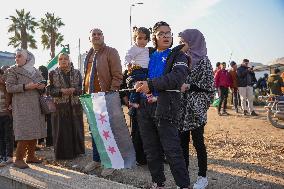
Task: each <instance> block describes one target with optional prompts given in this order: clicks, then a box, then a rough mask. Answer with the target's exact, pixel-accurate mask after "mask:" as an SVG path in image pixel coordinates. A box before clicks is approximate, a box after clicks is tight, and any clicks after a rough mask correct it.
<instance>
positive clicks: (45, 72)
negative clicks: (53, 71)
mask: <svg viewBox="0 0 284 189" xmlns="http://www.w3.org/2000/svg"><path fill="white" fill-rule="evenodd" d="M38 69H39V71H41V75H42V77H43V78H44V79H45V80H48V69H47V67H45V66H43V65H41V66H39V67H38Z"/></svg>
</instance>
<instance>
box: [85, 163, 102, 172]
mask: <svg viewBox="0 0 284 189" xmlns="http://www.w3.org/2000/svg"><path fill="white" fill-rule="evenodd" d="M100 166H101V163H100V162H96V161H92V162H90V163H89V164H88V165H87V166H86V167H85V168H84V170H83V172H85V173H88V172H91V171H93V170H95V169H97V168H99V167H100Z"/></svg>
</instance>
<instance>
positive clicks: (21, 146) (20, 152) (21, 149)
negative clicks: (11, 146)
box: [14, 140, 29, 169]
mask: <svg viewBox="0 0 284 189" xmlns="http://www.w3.org/2000/svg"><path fill="white" fill-rule="evenodd" d="M27 145H28V141H26V140H19V141H17V149H16V160H15V163H14V167H17V168H20V169H26V168H29V166H28V164H26V162H25V161H24V157H25V155H26V152H27Z"/></svg>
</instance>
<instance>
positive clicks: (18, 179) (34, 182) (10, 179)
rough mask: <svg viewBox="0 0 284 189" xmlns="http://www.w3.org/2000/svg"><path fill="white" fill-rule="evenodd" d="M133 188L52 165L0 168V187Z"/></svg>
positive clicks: (58, 188)
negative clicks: (27, 167)
mask: <svg viewBox="0 0 284 189" xmlns="http://www.w3.org/2000/svg"><path fill="white" fill-rule="evenodd" d="M36 188H39V189H41V188H50V189H93V188H100V189H112V188H113V189H135V187H133V186H129V185H124V184H121V183H117V182H113V181H110V180H107V179H103V178H99V177H97V176H94V175H86V174H84V173H80V172H77V171H73V170H68V169H65V168H61V167H57V166H53V165H30V168H29V169H18V168H15V167H12V166H11V165H10V166H5V167H1V168H0V189H36Z"/></svg>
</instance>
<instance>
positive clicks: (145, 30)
mask: <svg viewBox="0 0 284 189" xmlns="http://www.w3.org/2000/svg"><path fill="white" fill-rule="evenodd" d="M139 33H144V34H145V35H146V39H147V40H148V42H149V41H150V30H149V29H148V28H145V27H140V28H137V27H133V41H136V37H137V36H138V34H139Z"/></svg>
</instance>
